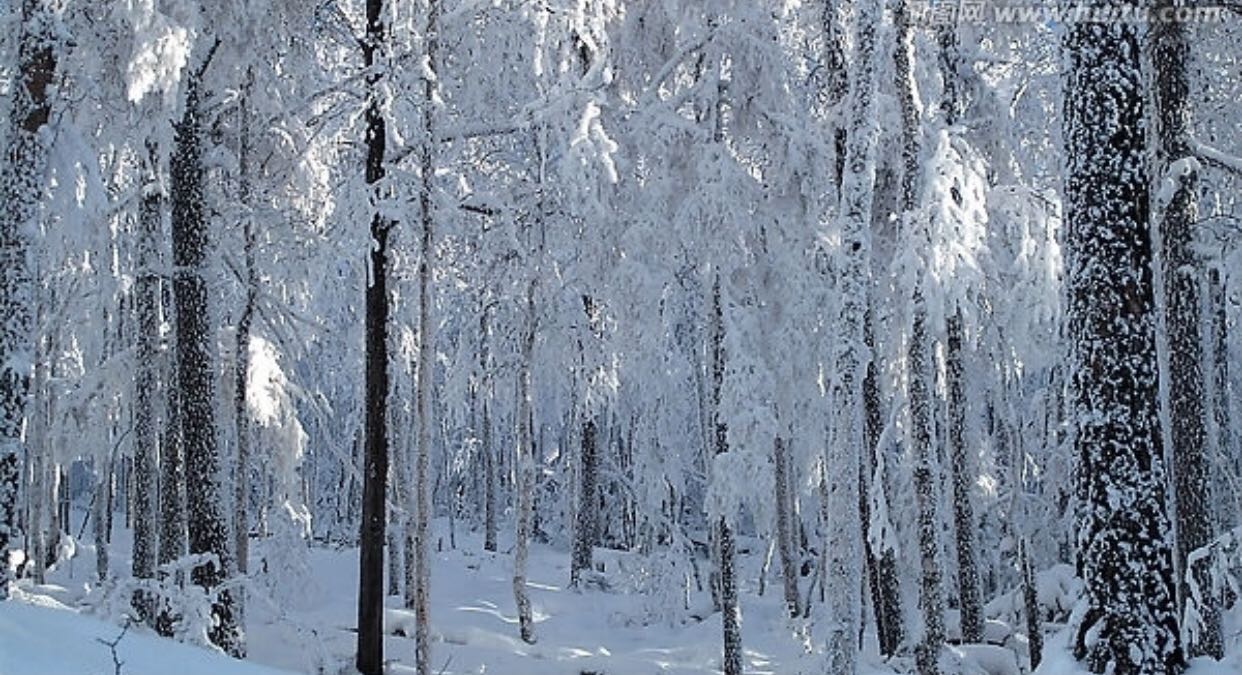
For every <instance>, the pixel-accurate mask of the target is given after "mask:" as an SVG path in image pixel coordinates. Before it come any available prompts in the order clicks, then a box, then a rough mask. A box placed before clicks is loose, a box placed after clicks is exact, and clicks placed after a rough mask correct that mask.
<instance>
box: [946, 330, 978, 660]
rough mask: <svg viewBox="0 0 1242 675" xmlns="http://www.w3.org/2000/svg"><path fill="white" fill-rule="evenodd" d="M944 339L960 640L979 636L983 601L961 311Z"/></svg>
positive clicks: (974, 638)
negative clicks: (980, 590) (969, 443)
mask: <svg viewBox="0 0 1242 675" xmlns="http://www.w3.org/2000/svg"><path fill="white" fill-rule="evenodd" d="M947 331H948V335H947V339H946V343H945V360H946V368H945V369H946V373H945V377H946V380H947V382H946V384H947V385H948V387H947V388H948V411H947V416H948V423H949V428H948V440H949V457H950V463H951V465H952V469H953V477H952V479H953V480H952V482H953V535H954V541H955V542H956V544H957V590H958V595H957V599H958V609H959V611H960V615H961V628H962V642H980V641H981V640H982V639H983V603H982V600H981V599H980V597H979V564H978V561H977V558H976V555H975V530H976V528H977V527H978V525H977V524H976V523H975V507H974V504H973V503H972V501H971V492H972V489H973V487H974V484H975V473H974V466H973V464H972V462H971V461H970V456H969V454H968V451H967V449H966V390H965V384H966V383H965V377H964V373H963V367H962V313H961V310H958V311H957V312H956V313H955V314H953V315H952V316H950V317H949V318H948V320H947Z"/></svg>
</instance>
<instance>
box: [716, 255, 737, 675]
mask: <svg viewBox="0 0 1242 675" xmlns="http://www.w3.org/2000/svg"><path fill="white" fill-rule="evenodd" d="M711 320H712V331H711V351H710V354H711V386H712V390H711V402H712V421H713V426H714V429H715V435H714V436H713V438H712V440H713V443H714V452H715V454H716V455H722V454H724V453H726V452H728V451H729V430H728V427H727V426H726V424H725V422H724V421H723V420H722V419H721V415H720V401H721V397H722V394H723V388H724V375H725V358H726V357H725V348H724V342H725V334H724V330H725V328H724V313H723V309H722V308H721V305H720V276H719V274H717V276H716V279H715V282H714V283H713V285H712V314H711ZM715 479H716V480H724V479H722V478H720V477H715ZM715 530H716V545H717V547H718V556H719V558H720V560H719V563H718V565H719V570H720V573H719V577H718V584H719V588H718V590H717V594H718V596H719V598H720V622H721V626H722V628H723V633H724V660H723V663H722V667H721V670H723V671H724V674H725V675H742V608H741V607H740V606H739V604H738V597H737V573H736V569H737V564H736V562H735V560H734V558H735V557H736V553H735V551H734V544H733V528H732V527H731V526H730V525H729V521H728V520H727V519H726V518H725V517H724V516H720V517H719V518H718V519H717V520H716V528H715Z"/></svg>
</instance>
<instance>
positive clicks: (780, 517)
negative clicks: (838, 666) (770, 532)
mask: <svg viewBox="0 0 1242 675" xmlns="http://www.w3.org/2000/svg"><path fill="white" fill-rule="evenodd" d="M772 466H773V470H774V473H775V479H776V480H775V484H776V548H777V550H778V551H779V552H780V556H781V578H782V579H783V580H784V582H785V585H784V590H785V608H786V609H787V610H788V611H789V616H790V617H791V618H796V617H797V616H799V615H800V614H801V613H802V608H801V606H800V603H799V601H798V576H799V572H800V570H799V569H798V563H797V561H796V560H794V544H793V519H794V513H793V499H792V497H793V490H792V489H791V487H790V485H789V458H788V453H787V452H786V451H785V443H784V442H783V441H782V440H781V438H780V437H779V436H777V437H776V442H775V443H773V444H772ZM766 576H767V575H764V577H766Z"/></svg>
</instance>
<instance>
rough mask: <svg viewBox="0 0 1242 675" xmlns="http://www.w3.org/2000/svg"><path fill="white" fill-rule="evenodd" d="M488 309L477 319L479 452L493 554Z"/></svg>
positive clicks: (488, 546) (486, 542)
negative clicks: (481, 461)
mask: <svg viewBox="0 0 1242 675" xmlns="http://www.w3.org/2000/svg"><path fill="white" fill-rule="evenodd" d="M489 312H490V305H484V306H483V309H482V311H481V312H480V317H479V392H478V397H479V408H480V411H479V418H480V420H479V426H480V429H479V452H480V453H481V455H482V459H483V550H484V551H492V552H495V550H496V450H495V448H493V447H492V374H491V367H492V364H491V355H490V354H489V352H488V347H489V343H488V339H489V331H490V323H489V322H488V314H489Z"/></svg>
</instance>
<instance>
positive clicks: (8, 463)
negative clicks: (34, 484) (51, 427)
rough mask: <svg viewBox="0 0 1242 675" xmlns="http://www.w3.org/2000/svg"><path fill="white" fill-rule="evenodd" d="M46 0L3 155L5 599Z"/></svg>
mask: <svg viewBox="0 0 1242 675" xmlns="http://www.w3.org/2000/svg"><path fill="white" fill-rule="evenodd" d="M56 25H57V24H56V21H55V19H54V18H53V16H52V13H51V12H50V11H49V10H48V9H47V8H45V7H44V3H42V2H40V1H39V0H22V2H21V27H20V29H19V30H20V33H19V36H18V44H17V51H18V54H17V57H18V63H17V72H16V73H15V74H14V76H15V77H14V80H15V81H14V82H13V83H12V84H11V87H10V91H11V95H12V99H13V100H12V103H11V106H12V107H11V109H10V112H9V129H8V133H7V135H6V138H7V144H8V147H7V148H6V150H7V152H6V153H5V156H4V157H3V158H0V161H2V162H3V165H0V197H2V199H0V317H4V318H3V319H0V600H5V599H7V598H8V597H9V584H10V583H11V582H12V581H13V579H12V576H11V573H10V569H9V565H8V558H9V553H10V551H12V549H13V548H15V545H16V544H17V541H18V540H19V539H20V537H21V528H20V525H19V523H18V514H17V496H18V492H19V489H18V488H19V485H20V481H21V474H20V471H19V468H20V464H21V455H22V422H23V419H24V418H25V414H26V401H27V397H28V395H29V391H28V386H29V378H30V373H29V369H30V363H31V361H32V356H33V352H34V351H35V345H34V343H33V342H34V341H33V340H32V339H31V335H32V334H33V328H34V324H33V323H32V321H31V316H32V311H33V309H34V308H33V306H32V305H33V298H34V287H33V280H32V279H33V274H32V272H31V260H30V250H29V249H30V242H29V241H28V239H29V236H30V232H33V231H34V228H33V227H32V223H31V221H32V220H33V219H34V218H36V217H37V216H38V207H39V203H40V201H42V195H43V181H44V179H45V174H46V167H47V148H46V147H45V146H44V144H43V141H42V140H41V139H40V137H39V129H40V128H41V127H43V125H45V124H47V121H48V116H49V115H50V114H51V101H50V100H49V97H48V93H49V92H48V88H49V87H50V86H51V84H52V80H53V79H54V78H55V76H56V53H55V38H54V37H53V34H52V31H53V30H54V29H55V27H56Z"/></svg>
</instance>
